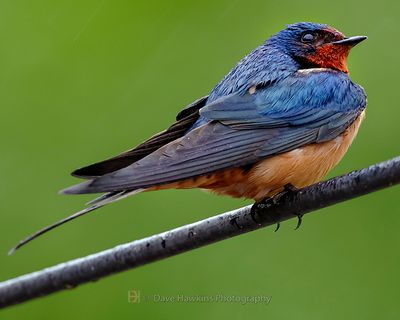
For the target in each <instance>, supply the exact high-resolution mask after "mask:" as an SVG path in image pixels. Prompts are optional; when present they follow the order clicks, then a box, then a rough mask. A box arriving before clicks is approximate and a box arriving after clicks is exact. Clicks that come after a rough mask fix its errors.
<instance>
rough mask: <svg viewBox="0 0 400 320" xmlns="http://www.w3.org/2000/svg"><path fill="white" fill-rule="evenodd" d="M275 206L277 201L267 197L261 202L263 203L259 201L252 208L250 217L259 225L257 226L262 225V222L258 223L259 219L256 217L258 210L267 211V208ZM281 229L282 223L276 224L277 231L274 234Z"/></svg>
mask: <svg viewBox="0 0 400 320" xmlns="http://www.w3.org/2000/svg"><path fill="white" fill-rule="evenodd" d="M273 204H275V201H274V199H273V198H270V197H266V198H264V199H263V200H261V201H257V202H256V203H255V204H254V205H253V206H252V207H251V210H250V216H251V218H252V219H253V221H254V222H255V223H257V224H260V222H259V221H257V218H256V216H257V209H265V208H268V207H271V206H272V205H273ZM279 227H280V223H279V222H278V223H277V224H276V228H275V231H274V232H276V231H278V230H279Z"/></svg>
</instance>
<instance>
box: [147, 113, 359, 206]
mask: <svg viewBox="0 0 400 320" xmlns="http://www.w3.org/2000/svg"><path fill="white" fill-rule="evenodd" d="M364 114H365V113H364V112H363V113H362V114H361V115H360V116H359V117H358V118H357V119H356V120H355V121H354V122H353V124H351V125H350V126H349V127H348V128H347V129H346V130H345V131H344V132H343V133H342V134H341V135H340V136H338V137H337V138H335V139H333V140H331V141H327V142H323V143H315V144H310V145H307V146H304V147H301V148H298V149H294V150H292V151H289V152H286V153H282V154H280V155H276V156H273V157H271V158H267V159H265V160H263V161H260V162H259V163H257V164H255V165H253V166H252V167H251V168H250V169H244V168H232V169H227V170H224V171H221V172H216V173H213V174H209V175H205V176H200V177H196V178H191V179H187V180H183V181H178V182H174V183H171V184H167V185H161V186H157V187H153V188H150V189H147V190H146V191H151V190H160V189H170V188H176V189H188V188H203V189H207V190H209V191H212V192H214V193H217V194H222V195H229V196H232V197H236V198H242V197H243V198H251V199H254V200H257V201H258V200H262V199H264V198H265V197H272V196H274V195H275V194H277V193H279V192H280V191H282V190H283V188H284V186H285V185H286V184H292V185H293V186H295V187H297V188H302V187H305V186H307V185H310V184H313V183H315V182H318V181H320V180H321V179H322V178H324V177H325V176H326V175H327V173H328V172H329V171H330V170H331V169H332V168H333V167H334V166H335V165H336V164H338V162H339V161H340V160H341V159H342V158H343V156H344V155H345V153H346V152H347V150H348V148H349V147H350V145H351V143H352V142H353V140H354V138H355V136H356V135H357V132H358V129H359V127H360V124H361V122H362V120H363V118H364Z"/></svg>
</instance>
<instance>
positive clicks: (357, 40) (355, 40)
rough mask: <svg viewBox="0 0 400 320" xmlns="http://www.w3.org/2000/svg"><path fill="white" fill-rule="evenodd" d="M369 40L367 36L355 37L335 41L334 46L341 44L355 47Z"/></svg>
mask: <svg viewBox="0 0 400 320" xmlns="http://www.w3.org/2000/svg"><path fill="white" fill-rule="evenodd" d="M366 39H368V37H367V36H355V37H350V38H344V39H343V40H339V41H334V42H332V44H340V45H345V46H351V47H354V46H355V45H357V44H359V43H360V42H362V41H364V40H366Z"/></svg>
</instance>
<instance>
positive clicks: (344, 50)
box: [268, 22, 367, 73]
mask: <svg viewBox="0 0 400 320" xmlns="http://www.w3.org/2000/svg"><path fill="white" fill-rule="evenodd" d="M366 38H367V37H365V36H357V37H350V38H347V37H345V35H344V34H343V33H341V32H340V31H338V30H336V29H335V28H333V27H331V26H329V25H326V24H319V23H311V22H300V23H296V24H291V25H288V26H287V28H286V29H284V30H282V31H280V32H279V33H277V34H276V35H275V36H273V37H271V38H270V39H269V40H268V43H270V44H272V45H274V46H277V47H279V49H281V50H283V51H284V52H285V53H286V54H288V55H290V56H291V57H292V58H293V59H295V60H296V61H297V62H299V63H300V65H301V66H302V67H304V68H313V67H319V68H331V69H335V70H340V71H342V72H345V73H348V69H347V57H348V55H349V53H350V49H351V48H352V47H354V46H355V45H356V44H358V43H360V42H361V41H363V40H365V39H366Z"/></svg>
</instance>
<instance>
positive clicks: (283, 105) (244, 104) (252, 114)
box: [64, 75, 365, 193]
mask: <svg viewBox="0 0 400 320" xmlns="http://www.w3.org/2000/svg"><path fill="white" fill-rule="evenodd" d="M319 77H321V76H319ZM309 78H310V77H300V78H299V79H296V81H292V80H290V81H292V82H289V83H286V84H284V83H283V84H279V85H276V86H269V87H267V88H260V89H259V90H258V92H256V93H254V94H250V93H247V94H245V95H236V94H232V95H229V96H226V97H223V98H220V99H218V100H216V101H215V102H213V103H212V104H210V105H207V106H205V107H204V108H203V109H202V110H201V111H200V114H201V116H202V117H203V118H206V119H208V120H209V122H207V123H206V124H203V125H201V126H199V127H197V128H195V129H193V130H191V131H190V132H188V133H187V134H186V135H185V136H183V137H181V138H179V139H177V140H174V141H172V142H170V143H168V144H167V145H165V146H163V147H161V148H159V149H158V150H156V151H155V152H153V153H151V154H150V155H148V156H146V157H144V158H143V159H141V160H139V161H137V162H135V163H133V164H132V165H130V166H128V167H126V168H124V169H121V170H118V171H116V172H113V173H110V174H106V175H104V176H102V177H99V178H97V179H94V180H91V181H87V182H84V183H81V184H79V185H76V186H73V187H71V188H68V189H66V190H64V192H65V193H98V192H107V191H121V190H126V189H128V190H132V189H137V188H148V187H151V186H155V185H160V184H165V183H170V182H174V181H179V180H182V179H187V178H191V177H195V176H200V175H204V174H209V173H212V172H216V171H220V170H224V169H227V168H232V167H240V166H243V165H246V164H251V163H255V162H258V161H259V160H261V159H264V158H266V157H269V156H273V155H276V154H279V153H283V152H287V151H290V150H293V149H295V148H298V147H301V146H304V145H308V144H311V143H318V142H323V141H327V140H330V139H333V138H335V137H336V136H338V135H339V134H341V133H342V132H343V131H344V130H345V129H346V128H347V127H348V126H349V125H350V124H351V123H352V122H353V121H354V120H355V119H356V118H357V117H358V116H359V114H360V113H361V112H362V110H363V108H364V107H365V96H364V94H363V92H362V90H361V89H360V88H359V87H357V86H355V85H354V84H352V83H351V82H350V80H348V81H347V82H345V83H341V82H340V81H339V82H338V81H337V79H336V80H335V76H333V75H327V76H326V77H325V78H322V79H319V81H315V79H314V81H310V79H309ZM331 78H333V79H331ZM339 80H340V79H339ZM342 80H343V79H342ZM310 85H312V86H313V87H311V88H310ZM339 85H340V86H339ZM338 86H339V87H338ZM360 90H361V91H360ZM344 104H346V105H345V107H344Z"/></svg>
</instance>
